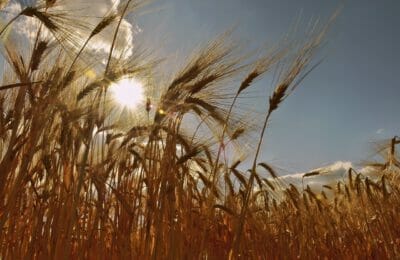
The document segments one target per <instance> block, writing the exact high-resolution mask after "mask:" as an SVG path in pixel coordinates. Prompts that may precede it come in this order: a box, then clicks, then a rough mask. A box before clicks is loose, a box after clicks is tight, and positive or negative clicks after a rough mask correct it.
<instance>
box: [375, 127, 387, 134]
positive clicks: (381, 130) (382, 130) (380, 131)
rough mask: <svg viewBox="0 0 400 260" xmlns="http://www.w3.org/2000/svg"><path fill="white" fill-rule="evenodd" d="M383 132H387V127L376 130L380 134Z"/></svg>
mask: <svg viewBox="0 0 400 260" xmlns="http://www.w3.org/2000/svg"><path fill="white" fill-rule="evenodd" d="M383 132H385V129H383V128H379V129H378V130H376V133H377V134H378V135H380V134H383Z"/></svg>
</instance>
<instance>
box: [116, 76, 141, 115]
mask: <svg viewBox="0 0 400 260" xmlns="http://www.w3.org/2000/svg"><path fill="white" fill-rule="evenodd" d="M109 90H110V92H111V93H112V96H113V99H114V101H115V102H116V103H118V104H119V105H121V106H123V107H124V108H125V107H126V108H129V109H135V108H137V107H138V105H140V104H141V103H143V102H144V99H145V98H144V89H143V84H142V83H141V82H139V81H138V80H137V79H133V78H126V79H121V80H120V81H117V82H114V83H112V84H111V85H110V88H109Z"/></svg>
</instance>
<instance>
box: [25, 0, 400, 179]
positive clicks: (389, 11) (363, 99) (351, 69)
mask: <svg viewBox="0 0 400 260" xmlns="http://www.w3.org/2000/svg"><path fill="white" fill-rule="evenodd" d="M21 1H22V2H24V3H25V2H27V3H32V2H34V0H21ZM113 1H115V0H96V1H95V0H92V1H88V2H87V1H83V0H68V1H67V3H69V4H77V3H78V4H79V3H80V5H82V6H85V8H88V5H90V9H82V10H83V11H82V12H85V10H88V12H89V10H90V12H91V13H93V14H96V16H98V15H97V13H96V12H95V11H96V8H95V7H96V6H97V9H99V10H98V11H101V10H103V9H104V8H103V9H102V8H100V7H101V6H112V2H113ZM90 2H91V3H93V4H90ZM340 6H343V8H342V12H341V14H340V15H339V17H338V18H337V19H336V21H335V23H334V25H333V27H332V29H331V31H330V33H329V35H328V36H327V39H326V40H327V44H326V45H325V46H324V48H323V49H322V50H321V51H320V55H321V56H324V57H325V60H324V62H323V63H322V64H321V65H320V66H319V67H318V68H317V69H315V70H314V71H313V72H312V73H311V74H310V75H309V76H308V77H307V78H306V79H305V80H304V81H303V83H302V84H301V86H300V87H299V88H298V89H297V90H296V91H295V92H294V94H293V95H292V96H290V97H289V98H288V99H287V100H286V101H285V103H284V104H283V105H282V106H281V107H280V108H279V109H278V110H277V111H276V112H275V113H274V115H273V116H272V120H271V124H270V127H269V129H268V130H267V131H268V132H267V134H266V137H265V142H264V144H263V149H262V154H261V157H260V158H261V160H262V161H266V162H268V163H271V164H273V165H275V166H278V167H279V168H283V169H286V170H288V171H289V172H296V171H306V170H308V169H312V168H317V167H320V166H322V165H326V164H330V163H333V162H335V161H339V160H342V161H352V162H353V163H358V162H360V161H361V160H363V159H368V158H369V157H370V156H371V155H372V154H373V151H372V145H371V142H374V141H377V140H383V139H385V138H391V137H392V136H394V135H400V121H399V120H398V116H397V111H400V102H398V98H399V97H400V84H399V83H398V81H397V77H396V75H395V74H396V73H398V72H400V63H399V61H400V29H399V25H400V16H399V15H398V13H399V11H400V1H398V0H381V1H372V0H368V1H366V0H348V1H344V0H341V1H339V0H337V1H321V0H270V1H267V0H201V1H195V0H153V2H152V3H151V4H150V6H148V7H147V8H145V10H144V11H141V12H139V14H140V15H135V16H134V17H133V18H134V19H135V20H134V22H135V23H137V24H138V26H139V27H140V28H141V29H142V32H141V33H140V34H138V35H136V36H135V37H140V38H141V39H142V38H143V39H145V40H144V42H145V43H147V44H149V45H148V47H149V48H150V49H155V51H156V53H157V54H160V55H162V56H165V57H166V58H167V59H169V62H168V64H178V63H174V59H178V58H177V57H185V56H186V54H188V53H190V52H191V50H193V49H194V48H195V47H198V46H200V45H201V44H204V43H206V42H207V41H209V40H210V39H213V38H214V37H215V36H217V35H218V34H220V33H222V32H224V31H226V30H227V29H231V28H232V27H235V31H234V34H233V36H234V37H233V38H234V39H236V40H237V41H239V42H240V43H242V45H245V46H246V47H248V49H250V50H251V49H255V48H259V47H261V46H263V45H265V43H269V44H275V43H277V42H279V40H280V39H281V38H282V37H283V35H284V34H286V33H287V32H289V30H290V29H291V28H293V25H294V24H295V22H296V21H297V20H298V19H299V17H300V18H301V25H300V26H299V28H300V29H301V28H302V27H303V28H305V27H306V25H307V23H308V22H309V21H310V20H311V19H316V18H318V17H319V18H321V20H327V19H328V18H329V17H330V16H331V15H332V13H333V12H334V11H335V10H336V9H337V8H338V7H340ZM20 29H21V28H20ZM128 29H129V27H127V30H128ZM299 35H300V34H299ZM127 38H129V37H127ZM171 61H172V62H171ZM271 91H272V88H271V82H270V81H269V80H268V79H267V78H265V79H264V80H259V81H257V82H256V84H255V86H254V87H253V92H252V93H251V95H252V96H255V95H257V96H259V98H252V99H247V100H248V101H246V102H247V103H246V102H245V101H244V103H245V104H244V105H246V107H249V109H255V110H258V111H262V109H263V108H265V109H266V101H267V96H268V95H269V94H270V93H271Z"/></svg>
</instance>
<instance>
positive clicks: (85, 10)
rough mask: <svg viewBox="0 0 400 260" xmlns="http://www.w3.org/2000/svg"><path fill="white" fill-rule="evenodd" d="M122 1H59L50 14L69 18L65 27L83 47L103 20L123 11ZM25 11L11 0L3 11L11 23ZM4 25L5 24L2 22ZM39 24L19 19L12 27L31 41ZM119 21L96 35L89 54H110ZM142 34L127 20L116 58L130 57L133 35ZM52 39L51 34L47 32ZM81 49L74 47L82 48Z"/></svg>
mask: <svg viewBox="0 0 400 260" xmlns="http://www.w3.org/2000/svg"><path fill="white" fill-rule="evenodd" d="M119 5H120V1H119V0H91V1H90V0H89V1H87V0H86V1H85V0H58V1H57V2H56V5H54V6H53V7H51V8H49V13H63V14H65V15H66V16H67V17H69V18H70V19H76V20H77V22H76V20H73V21H71V24H65V25H64V26H67V27H68V26H69V27H71V28H69V29H70V30H71V32H72V34H73V35H74V38H75V40H76V41H77V42H76V43H75V42H74V43H75V44H78V45H80V46H81V45H82V44H83V43H84V41H85V40H86V39H87V38H88V37H89V34H90V32H91V30H92V29H93V28H94V27H95V26H96V25H97V24H98V23H99V22H100V21H101V19H102V18H103V17H104V16H106V15H107V14H109V13H110V12H117V10H119V9H121V7H120V6H119ZM22 9H23V7H22V5H21V4H20V2H19V1H10V3H9V4H8V5H7V6H6V8H5V9H4V11H5V13H6V17H5V20H6V21H9V20H10V19H11V18H13V17H14V16H15V15H17V14H18V13H19V12H20V11H21V10H22ZM3 23H4V22H3ZM77 24H80V25H85V27H87V28H85V29H83V28H82V27H79V26H77ZM38 25H39V23H38V21H37V19H35V18H32V17H26V16H23V17H20V18H18V20H17V21H16V22H14V24H13V26H12V28H13V30H14V31H15V32H17V33H18V34H19V35H21V36H23V37H28V38H29V39H32V38H34V37H35V36H36V32H37V28H38ZM116 26H117V22H114V24H112V25H111V26H109V27H108V28H106V29H105V30H103V31H102V32H101V33H100V34H98V35H96V36H95V37H94V38H93V39H91V41H90V42H89V45H88V46H87V49H88V50H89V51H93V52H96V53H103V54H105V53H108V52H109V49H110V46H111V43H112V40H113V35H114V31H115V28H116ZM138 32H140V28H139V27H138V26H137V25H134V24H132V23H131V22H129V21H128V20H127V19H123V20H122V22H121V25H120V28H119V33H118V37H117V40H116V44H115V51H114V56H115V57H119V56H122V57H123V58H128V57H129V56H130V55H131V54H132V48H133V43H132V41H133V38H134V35H135V34H137V33H138ZM44 33H45V35H47V36H50V35H51V34H50V33H49V32H44ZM80 46H75V47H77V49H79V47H80Z"/></svg>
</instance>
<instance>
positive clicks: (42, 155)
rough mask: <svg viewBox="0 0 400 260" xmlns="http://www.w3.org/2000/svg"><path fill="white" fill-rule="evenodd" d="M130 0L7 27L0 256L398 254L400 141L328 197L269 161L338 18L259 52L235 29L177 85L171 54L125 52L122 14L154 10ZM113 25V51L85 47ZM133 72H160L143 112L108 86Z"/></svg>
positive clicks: (52, 11) (51, 6)
mask: <svg viewBox="0 0 400 260" xmlns="http://www.w3.org/2000/svg"><path fill="white" fill-rule="evenodd" d="M121 2H122V3H121V4H120V5H121V6H122V7H123V8H120V9H115V10H114V11H112V12H110V13H109V14H108V15H106V16H105V17H103V18H101V19H99V20H98V22H97V24H95V25H93V24H86V23H85V20H84V19H82V18H81V17H76V16H74V15H73V14H71V13H68V12H65V11H63V12H61V11H60V10H59V9H57V1H39V2H38V3H37V4H36V5H34V6H30V7H26V8H24V9H23V10H21V11H20V13H19V14H18V15H16V16H14V17H10V19H9V20H8V21H6V22H3V23H2V27H1V31H0V36H1V39H2V42H1V52H2V55H3V60H4V69H3V73H2V75H3V83H2V86H0V259H218V258H219V259H227V258H229V259H294V258H300V259H318V258H323V259H337V258H360V259H365V258H373V259H395V258H398V257H399V256H400V218H399V212H400V180H399V174H400V171H399V166H400V165H399V161H398V157H397V155H396V145H397V144H399V143H400V140H399V139H398V138H396V137H395V138H393V139H392V140H390V141H389V142H388V146H387V154H388V156H387V157H386V159H385V161H383V162H382V163H375V164H373V165H370V167H371V169H374V172H375V176H377V177H376V178H374V179H372V178H369V177H368V176H365V175H363V174H362V173H360V172H357V170H355V169H349V171H348V173H347V175H346V178H345V179H343V180H340V181H338V182H335V183H334V184H332V185H324V186H323V187H321V189H320V190H318V191H314V190H313V189H312V188H311V187H310V186H308V185H303V186H302V187H297V186H294V185H292V184H290V183H287V182H285V180H284V179H281V178H280V177H279V173H278V172H276V170H274V167H273V166H271V165H270V164H269V163H268V162H264V161H263V160H262V158H259V153H260V148H261V146H262V143H263V140H264V138H265V137H264V134H266V133H267V132H268V124H269V121H270V117H271V116H272V115H273V114H274V112H275V111H276V110H277V109H278V107H279V106H281V104H282V102H283V101H284V100H285V99H286V98H287V97H288V96H289V95H291V94H292V92H293V91H294V90H295V89H296V88H297V87H298V86H299V85H301V81H302V80H303V79H304V77H305V76H307V75H308V74H309V73H310V72H311V71H312V70H313V69H314V68H315V66H316V65H317V64H318V62H317V61H314V60H313V57H314V54H315V52H316V51H317V50H318V47H319V46H320V45H321V44H322V43H323V42H324V36H325V34H326V32H327V30H328V27H329V25H330V23H331V21H328V22H327V25H321V24H315V26H312V27H311V28H312V29H311V30H309V31H307V33H306V34H304V39H301V40H299V39H296V40H293V41H291V40H285V41H283V42H280V43H279V44H277V45H276V46H275V47H272V48H269V49H267V50H265V51H264V52H263V54H262V55H258V56H257V57H253V56H251V55H249V54H245V53H248V52H247V51H246V52H245V53H244V52H243V50H242V49H240V48H237V46H236V45H235V44H234V41H232V40H231V38H232V37H231V35H230V33H224V34H222V35H220V36H218V37H216V39H214V40H211V41H209V42H208V43H206V44H204V45H203V47H202V48H201V49H198V50H196V51H195V52H194V53H193V55H192V56H190V57H188V58H187V60H186V64H185V65H184V66H182V68H181V69H180V70H179V71H178V72H176V74H175V75H174V76H173V78H172V79H160V77H157V78H156V79H155V78H154V77H153V75H154V74H155V73H156V72H157V70H158V69H159V64H160V63H166V64H169V62H171V64H172V63H173V62H174V61H173V60H172V61H169V60H163V59H162V58H163V57H154V56H153V55H152V51H151V50H148V49H145V48H142V47H143V46H140V45H138V46H135V48H133V50H132V53H131V55H129V58H128V59H126V58H125V56H124V55H123V54H124V53H126V52H124V49H123V46H122V47H121V46H117V45H118V44H117V40H116V39H117V35H118V33H119V31H120V26H121V25H122V24H123V23H121V21H122V19H123V17H125V16H126V15H128V14H129V13H130V12H135V11H136V10H137V9H139V8H140V7H141V3H138V2H135V1H132V0H125V1H121ZM24 17H25V18H26V17H28V18H29V19H33V20H34V21H36V23H37V26H36V27H34V28H35V31H32V32H31V35H30V36H29V37H27V38H24V39H27V40H25V41H22V40H21V38H20V37H18V36H17V35H16V34H13V29H14V28H13V23H15V22H17V21H18V19H22V18H24ZM155 19H156V18H155ZM105 30H108V32H112V33H111V34H109V37H111V40H110V43H111V44H109V46H108V48H109V49H108V50H107V52H106V54H107V55H106V56H105V57H102V56H101V57H100V56H98V55H97V54H96V52H94V51H92V50H89V49H88V48H92V47H91V43H92V41H93V40H94V39H95V38H96V37H97V36H98V35H99V34H101V33H102V32H104V31H105ZM77 32H79V33H77ZM117 47H118V48H117ZM268 74H269V75H272V74H275V76H274V77H275V80H274V82H275V87H274V90H273V92H272V93H271V94H270V96H269V97H267V96H266V97H265V98H266V99H267V98H268V99H269V106H268V107H266V109H265V115H264V116H263V117H264V118H263V120H262V121H260V122H261V124H260V125H259V126H256V127H255V128H256V129H258V130H256V131H255V130H254V129H252V128H249V127H248V126H249V123H248V122H247V121H246V120H248V119H247V118H245V117H243V115H242V114H241V113H240V112H237V111H238V110H237V109H235V108H236V107H237V106H238V104H237V101H238V100H239V99H240V98H241V97H242V96H243V95H244V96H245V95H246V93H247V91H248V90H249V89H251V87H252V84H253V83H254V81H256V80H257V79H259V78H260V77H262V76H265V75H268ZM310 76H311V77H312V73H311V75H310ZM126 79H140V80H142V81H144V82H146V84H148V85H150V83H151V82H153V81H154V80H157V81H159V82H157V84H156V85H157V88H155V89H156V91H154V90H153V91H152V92H151V91H145V102H144V103H143V104H142V105H140V106H138V108H136V110H135V111H134V112H129V111H127V110H126V109H125V110H122V111H121V109H120V110H118V109H117V108H116V104H115V100H113V98H112V95H111V93H112V91H113V84H118V82H120V81H121V80H126ZM152 84H153V85H154V83H152ZM296 91H297V90H296ZM300 91H301V90H300ZM154 92H155V93H154ZM193 126H194V127H193ZM249 140H250V141H249ZM243 142H251V143H252V145H253V149H254V150H253V151H254V152H253V151H252V152H253V153H251V154H254V155H253V157H252V158H251V167H250V168H249V169H248V170H247V169H244V167H243V166H242V162H241V160H236V159H234V158H232V157H231V156H230V154H231V153H233V151H234V150H235V149H239V148H240V147H241V146H242V145H241V144H242V143H243ZM320 174H321V173H320V172H318V171H313V172H309V173H305V174H304V175H303V176H302V178H303V179H307V178H311V177H313V176H317V175H320Z"/></svg>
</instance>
